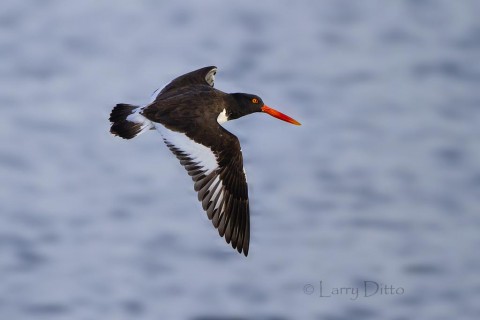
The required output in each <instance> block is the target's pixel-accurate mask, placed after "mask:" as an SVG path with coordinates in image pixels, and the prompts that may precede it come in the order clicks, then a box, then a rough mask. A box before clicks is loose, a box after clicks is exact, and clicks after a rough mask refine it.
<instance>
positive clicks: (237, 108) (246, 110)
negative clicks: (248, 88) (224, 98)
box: [228, 93, 264, 119]
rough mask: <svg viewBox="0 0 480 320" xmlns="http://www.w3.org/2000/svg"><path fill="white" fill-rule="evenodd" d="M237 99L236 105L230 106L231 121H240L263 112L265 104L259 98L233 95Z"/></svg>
mask: <svg viewBox="0 0 480 320" xmlns="http://www.w3.org/2000/svg"><path fill="white" fill-rule="evenodd" d="M231 96H232V97H233V98H234V99H235V102H236V103H234V104H232V105H230V106H229V107H230V108H229V109H230V110H229V111H230V115H229V117H228V118H229V119H238V118H240V117H243V116H246V115H247V114H250V113H254V112H261V111H262V107H263V106H264V103H263V101H262V99H261V98H260V97H259V96H256V95H254V94H248V93H232V94H231Z"/></svg>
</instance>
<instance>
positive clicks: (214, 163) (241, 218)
mask: <svg viewBox="0 0 480 320" xmlns="http://www.w3.org/2000/svg"><path fill="white" fill-rule="evenodd" d="M157 129H158V130H159V131H160V132H161V134H162V136H163V139H164V141H165V144H166V145H167V146H168V148H169V149H170V150H171V151H172V152H173V154H175V156H176V157H177V158H178V159H179V160H180V163H181V164H182V165H183V166H184V167H185V169H186V170H187V171H188V174H189V175H190V176H191V177H192V180H193V181H194V188H195V191H197V193H198V199H199V200H200V201H201V202H202V207H203V209H204V210H205V211H206V213H207V216H208V218H209V219H210V220H212V223H213V225H214V227H215V228H217V229H218V233H219V235H220V236H221V237H223V236H225V240H226V241H227V243H231V245H232V247H233V248H234V249H237V251H238V252H239V253H241V252H242V251H243V253H244V254H245V256H247V255H248V248H249V243H250V213H249V204H248V187H247V180H246V176H245V172H244V169H243V158H242V152H241V149H240V143H239V141H238V139H237V137H235V136H234V135H233V134H231V133H230V132H228V131H227V130H225V129H224V128H222V127H221V126H220V125H219V124H218V123H217V122H216V121H215V125H213V123H211V125H210V126H205V127H204V128H203V130H200V129H199V128H198V126H197V127H196V130H189V129H188V128H185V127H183V128H182V130H181V131H180V130H179V131H177V130H171V129H167V128H166V127H160V126H158V128H157ZM182 131H183V132H182ZM206 137H207V138H206Z"/></svg>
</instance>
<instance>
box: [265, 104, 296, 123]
mask: <svg viewBox="0 0 480 320" xmlns="http://www.w3.org/2000/svg"><path fill="white" fill-rule="evenodd" d="M262 111H263V112H265V113H268V114H269V115H271V116H272V117H275V118H277V119H280V120H283V121H286V122H289V123H292V124H294V125H297V126H300V125H301V123H300V122H298V121H297V120H295V119H292V118H290V117H289V116H287V115H286V114H283V113H281V112H280V111H277V110H275V109H273V108H270V107H269V106H267V105H264V106H263V107H262Z"/></svg>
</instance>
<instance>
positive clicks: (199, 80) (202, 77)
mask: <svg viewBox="0 0 480 320" xmlns="http://www.w3.org/2000/svg"><path fill="white" fill-rule="evenodd" d="M216 74H217V67H215V66H210V67H205V68H201V69H198V70H195V71H192V72H189V73H186V74H184V75H181V76H179V77H177V78H175V79H173V80H172V81H171V82H170V83H169V84H167V85H166V86H165V87H164V88H163V89H162V90H161V91H160V93H158V91H159V90H156V91H155V92H154V93H153V99H152V102H153V101H155V100H158V99H161V98H163V97H164V96H165V95H166V94H167V93H168V92H170V91H173V90H176V89H180V88H184V87H187V86H191V85H208V86H210V87H213V85H214V84H215V75H216Z"/></svg>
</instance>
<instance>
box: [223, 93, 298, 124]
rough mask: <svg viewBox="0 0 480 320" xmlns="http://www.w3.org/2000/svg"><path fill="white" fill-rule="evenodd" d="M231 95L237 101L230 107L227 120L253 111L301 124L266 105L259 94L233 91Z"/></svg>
mask: <svg viewBox="0 0 480 320" xmlns="http://www.w3.org/2000/svg"><path fill="white" fill-rule="evenodd" d="M232 96H233V98H234V99H235V100H236V102H237V103H236V104H235V105H233V106H231V107H230V115H229V117H228V118H229V120H232V119H238V118H240V117H243V116H246V115H248V114H251V113H254V112H264V113H268V114H269V115H271V116H272V117H275V118H277V119H280V120H283V121H286V122H289V123H292V124H295V125H297V126H299V125H301V124H300V122H298V121H297V120H295V119H292V118H290V117H289V116H287V115H285V114H283V113H281V112H280V111H277V110H275V109H273V108H270V107H269V106H267V105H266V104H265V103H263V100H262V98H260V97H259V96H256V95H254V94H248V93H233V94H232Z"/></svg>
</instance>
